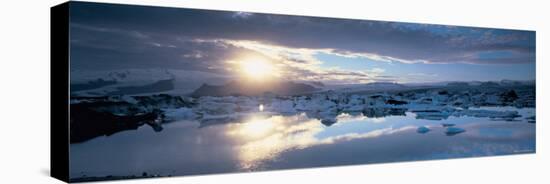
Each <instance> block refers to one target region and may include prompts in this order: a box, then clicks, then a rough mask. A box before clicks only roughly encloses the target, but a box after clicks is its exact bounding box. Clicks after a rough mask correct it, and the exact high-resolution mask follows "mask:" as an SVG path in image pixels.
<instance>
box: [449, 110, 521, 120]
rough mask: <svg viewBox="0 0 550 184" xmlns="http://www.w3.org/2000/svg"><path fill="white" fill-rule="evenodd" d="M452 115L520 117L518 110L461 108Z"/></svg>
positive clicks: (499, 117)
mask: <svg viewBox="0 0 550 184" xmlns="http://www.w3.org/2000/svg"><path fill="white" fill-rule="evenodd" d="M453 115H454V116H472V117H477V118H484V117H488V118H497V119H514V118H517V117H521V115H519V113H518V111H492V110H461V111H457V112H455V113H454V114H453Z"/></svg>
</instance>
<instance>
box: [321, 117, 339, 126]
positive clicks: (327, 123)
mask: <svg viewBox="0 0 550 184" xmlns="http://www.w3.org/2000/svg"><path fill="white" fill-rule="evenodd" d="M336 122H337V120H336V118H330V117H328V118H324V119H321V123H322V124H323V125H325V126H330V125H333V124H334V123H336Z"/></svg>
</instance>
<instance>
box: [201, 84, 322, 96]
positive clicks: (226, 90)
mask: <svg viewBox="0 0 550 184" xmlns="http://www.w3.org/2000/svg"><path fill="white" fill-rule="evenodd" d="M318 90H319V89H318V88H315V87H313V86H311V85H308V84H303V83H295V82H269V83H261V82H243V81H230V82H228V83H226V84H223V85H209V84H203V85H202V86H200V87H199V88H198V89H196V90H195V91H193V93H191V96H193V97H200V96H231V95H246V96H257V95H263V94H265V93H274V94H277V95H297V94H304V93H311V92H314V91H318Z"/></svg>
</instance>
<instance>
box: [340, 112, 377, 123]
mask: <svg viewBox="0 0 550 184" xmlns="http://www.w3.org/2000/svg"><path fill="white" fill-rule="evenodd" d="M336 119H337V120H338V123H339V124H341V123H346V122H359V121H361V122H372V123H383V122H385V121H386V118H383V117H379V118H369V117H367V116H364V115H355V116H354V115H351V114H349V113H342V114H339V115H338V116H336ZM336 125H338V124H336Z"/></svg>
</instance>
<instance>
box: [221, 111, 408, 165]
mask: <svg viewBox="0 0 550 184" xmlns="http://www.w3.org/2000/svg"><path fill="white" fill-rule="evenodd" d="M358 120H366V119H365V117H356V118H353V117H350V116H342V117H341V118H340V120H339V122H338V123H337V124H345V123H351V122H355V123H357V121H358ZM366 122H369V121H366ZM373 122H379V120H376V121H373ZM363 123H365V122H363ZM227 126H228V130H227V135H228V136H229V137H231V138H233V139H235V140H236V141H238V142H240V143H241V144H240V145H239V146H237V147H236V151H237V154H238V159H239V161H240V167H241V169H244V170H254V169H257V168H258V167H261V164H262V162H265V161H275V160H276V159H277V156H279V155H280V154H281V153H283V152H285V151H288V150H292V149H304V148H307V147H310V146H314V145H320V144H332V143H336V142H339V141H349V140H353V139H359V138H371V137H377V136H381V135H385V134H391V133H395V132H398V131H402V130H408V129H413V128H414V127H401V128H398V129H394V128H392V127H388V128H383V129H376V130H373V131H369V132H365V133H349V132H348V133H342V134H335V135H331V136H329V137H324V138H319V137H316V135H317V134H319V133H321V132H323V131H325V130H327V129H329V128H330V127H326V126H324V125H323V124H322V123H321V122H320V120H318V119H312V118H308V117H307V116H306V114H305V113H302V114H298V115H293V116H281V115H277V116H270V117H262V116H255V117H252V118H250V119H248V120H245V121H244V122H243V123H236V124H229V125H227Z"/></svg>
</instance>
